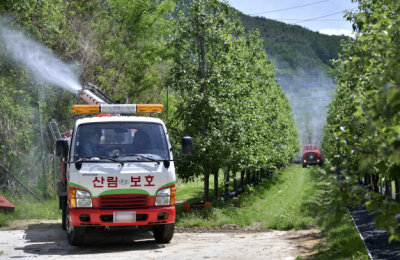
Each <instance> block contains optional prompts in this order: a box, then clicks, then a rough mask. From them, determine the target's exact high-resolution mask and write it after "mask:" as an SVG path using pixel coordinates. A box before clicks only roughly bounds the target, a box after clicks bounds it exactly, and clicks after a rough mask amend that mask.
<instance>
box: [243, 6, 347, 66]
mask: <svg viewBox="0 0 400 260" xmlns="http://www.w3.org/2000/svg"><path fill="white" fill-rule="evenodd" d="M239 16H240V19H241V21H242V23H243V26H244V27H245V28H246V30H252V29H257V30H258V31H259V32H260V37H261V38H262V39H263V40H264V48H265V50H266V52H267V54H268V55H269V56H270V57H271V58H274V59H276V60H277V62H276V65H277V67H278V69H292V70H296V69H299V68H303V69H304V70H307V69H312V68H315V67H317V66H322V67H324V68H325V69H328V68H331V67H332V64H331V62H330V60H332V59H337V58H338V53H339V52H340V51H341V47H340V41H341V40H342V39H347V38H348V37H346V36H330V35H325V34H320V33H319V32H314V31H310V30H308V29H306V28H304V27H302V26H299V25H290V24H286V23H283V22H279V21H275V20H270V19H266V18H263V17H252V16H249V15H245V14H243V13H240V12H239Z"/></svg>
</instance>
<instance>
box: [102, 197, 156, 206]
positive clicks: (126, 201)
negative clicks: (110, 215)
mask: <svg viewBox="0 0 400 260" xmlns="http://www.w3.org/2000/svg"><path fill="white" fill-rule="evenodd" d="M99 201H100V203H99V208H100V209H138V208H147V207H148V206H149V195H137V194H124V195H105V196H100V200H99Z"/></svg>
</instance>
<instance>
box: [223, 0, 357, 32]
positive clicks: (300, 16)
mask: <svg viewBox="0 0 400 260" xmlns="http://www.w3.org/2000/svg"><path fill="white" fill-rule="evenodd" d="M228 1H229V2H230V4H231V6H232V7H234V8H236V9H237V10H239V11H241V12H243V13H244V14H256V13H257V15H256V16H264V17H265V18H269V19H274V20H279V21H282V22H285V23H288V24H295V23H297V22H301V21H304V20H308V19H314V18H317V17H321V16H327V15H329V16H327V17H323V18H319V19H317V20H312V21H305V22H301V23H297V25H301V26H303V27H306V28H308V29H310V30H312V31H319V32H320V33H324V34H329V35H332V34H335V35H341V34H345V35H349V36H350V34H351V32H352V27H351V23H350V22H348V21H346V19H345V18H343V15H344V13H343V12H342V11H344V10H350V9H352V8H356V7H357V4H356V3H352V2H351V1H350V0H305V1H298V0H279V1H267V0H228ZM318 2H319V3H318ZM304 5H307V6H304ZM298 6H302V7H298ZM292 7H297V8H294V9H288V10H282V11H276V10H281V9H287V8H292ZM356 10H357V9H353V11H356ZM271 11H276V12H271ZM263 12H269V13H263ZM339 12H341V13H339ZM262 13H263V14H262ZM335 13H337V14H335ZM331 14H334V15H331ZM286 19H293V20H286Z"/></svg>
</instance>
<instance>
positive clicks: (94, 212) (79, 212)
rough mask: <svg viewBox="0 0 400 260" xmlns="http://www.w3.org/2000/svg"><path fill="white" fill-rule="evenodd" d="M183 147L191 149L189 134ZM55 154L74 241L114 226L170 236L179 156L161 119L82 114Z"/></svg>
mask: <svg viewBox="0 0 400 260" xmlns="http://www.w3.org/2000/svg"><path fill="white" fill-rule="evenodd" d="M110 106H111V105H110ZM119 106H121V105H119ZM182 149H183V151H182V152H183V154H185V155H190V154H191V152H192V150H193V144H192V140H191V138H190V137H184V138H183V139H182ZM57 155H58V156H59V157H61V158H62V163H63V166H64V167H63V171H64V172H63V173H62V175H63V176H64V178H63V180H62V182H61V183H60V184H59V196H60V208H61V209H62V211H63V218H62V220H63V229H65V230H66V231H67V238H68V242H69V243H70V244H71V245H80V244H82V243H83V241H84V237H85V235H86V234H87V233H109V232H113V231H114V232H116V231H118V232H133V231H135V230H139V231H153V234H154V238H155V240H156V241H158V242H169V241H170V240H171V239H172V237H173V234H174V225H175V206H174V204H175V200H176V199H175V194H176V189H175V182H176V176H175V165H174V163H175V162H174V159H173V155H172V147H171V144H170V141H169V137H168V132H167V129H166V127H165V124H164V122H163V121H162V120H160V119H158V118H154V117H138V116H102V117H92V118H84V119H79V120H77V121H76V123H75V126H74V129H73V133H72V136H71V137H70V138H69V139H67V140H58V141H57ZM175 161H176V160H175ZM62 195H64V196H62Z"/></svg>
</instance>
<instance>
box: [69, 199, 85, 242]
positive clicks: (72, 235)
mask: <svg viewBox="0 0 400 260" xmlns="http://www.w3.org/2000/svg"><path fill="white" fill-rule="evenodd" d="M65 219H66V225H65V227H66V230H67V238H68V243H69V244H70V245H71V246H79V245H82V244H83V241H84V240H85V227H81V226H72V225H71V224H70V222H69V206H67V209H66V218H65Z"/></svg>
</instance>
